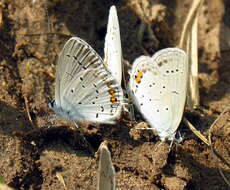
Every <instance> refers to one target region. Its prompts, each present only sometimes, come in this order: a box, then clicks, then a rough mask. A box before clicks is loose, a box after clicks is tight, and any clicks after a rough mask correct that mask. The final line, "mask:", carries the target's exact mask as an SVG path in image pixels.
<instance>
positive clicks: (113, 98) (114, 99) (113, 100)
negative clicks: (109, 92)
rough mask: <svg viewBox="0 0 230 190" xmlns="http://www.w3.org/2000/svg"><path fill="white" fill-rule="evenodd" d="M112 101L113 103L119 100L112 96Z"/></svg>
mask: <svg viewBox="0 0 230 190" xmlns="http://www.w3.org/2000/svg"><path fill="white" fill-rule="evenodd" d="M110 102H112V103H113V104H115V103H116V102H117V98H116V97H113V96H112V97H111V98H110Z"/></svg>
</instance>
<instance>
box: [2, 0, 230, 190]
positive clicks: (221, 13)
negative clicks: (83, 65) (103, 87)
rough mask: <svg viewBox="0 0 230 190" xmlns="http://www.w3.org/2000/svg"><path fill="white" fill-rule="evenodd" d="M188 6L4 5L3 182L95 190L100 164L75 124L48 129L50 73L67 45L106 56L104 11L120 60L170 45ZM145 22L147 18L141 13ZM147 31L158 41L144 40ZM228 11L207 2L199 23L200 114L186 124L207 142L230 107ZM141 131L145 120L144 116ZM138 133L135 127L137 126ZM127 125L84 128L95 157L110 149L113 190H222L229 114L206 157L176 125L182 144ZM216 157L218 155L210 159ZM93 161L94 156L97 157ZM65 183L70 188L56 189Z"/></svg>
mask: <svg viewBox="0 0 230 190" xmlns="http://www.w3.org/2000/svg"><path fill="white" fill-rule="evenodd" d="M191 2H192V1H191V0H184V1H180V0H175V1H166V0H155V1H150V0H132V1H131V0H122V1H115V0H113V1H112V0H111V1H106V0H100V1H98V0H90V1H85V0H78V1H75V0H51V1H47V0H33V1H32V0H2V1H0V178H1V180H3V181H4V182H5V183H6V184H8V185H9V186H11V187H13V188H14V189H87V190H90V189H96V184H97V169H98V157H97V156H96V158H95V156H94V155H92V154H91V153H90V151H89V148H88V147H87V146H86V145H85V143H84V141H83V140H82V139H83V138H82V135H81V133H80V132H79V130H78V129H76V128H75V127H74V125H73V124H71V123H69V122H65V121H62V120H55V121H53V120H51V119H50V118H49V116H50V115H51V114H52V111H51V110H50V109H49V107H48V105H47V103H48V102H49V101H50V100H51V99H52V97H53V96H54V81H55V65H56V62H57V57H58V54H59V52H60V51H61V49H62V47H63V45H64V44H65V42H66V41H67V40H68V39H69V38H70V37H71V36H78V37H80V38H82V39H84V40H86V41H87V42H88V43H89V44H91V45H92V47H93V48H95V49H96V50H97V52H98V53H99V54H100V55H101V56H102V57H103V47H104V38H105V34H106V27H107V19H108V12H109V7H110V6H111V5H112V4H114V5H115V6H116V7H117V11H118V17H119V22H120V30H121V39H122V48H123V57H124V59H125V60H127V61H128V62H129V63H130V64H132V62H133V61H134V59H135V58H137V57H139V56H140V55H142V54H144V52H143V49H144V50H146V52H148V53H149V54H153V53H154V52H156V51H157V50H159V49H162V48H165V47H170V46H176V45H177V44H178V42H179V38H180V34H181V30H182V26H183V23H184V21H185V18H186V15H187V13H188V10H189V8H190V6H191ZM147 13H148V14H147ZM141 23H145V24H148V25H149V26H150V29H151V32H152V34H154V36H155V38H151V37H150V35H149V33H148V32H146V31H144V33H143V34H144V35H143V39H142V41H141V45H140V43H139V39H140V38H139V37H140V26H141ZM229 33H230V2H229V1H227V0H211V1H205V3H204V5H203V7H202V9H201V13H200V16H199V34H198V36H199V40H198V42H199V85H200V86H199V87H200V104H201V105H200V107H199V109H197V110H192V111H191V110H190V111H189V110H188V111H186V112H185V116H186V118H187V119H188V120H189V121H190V122H191V123H193V124H194V125H195V127H196V128H197V129H198V130H200V131H201V133H202V134H204V135H205V136H206V137H208V132H209V128H210V126H211V124H212V123H213V122H214V120H215V119H216V118H217V117H218V116H219V115H220V114H221V113H222V112H223V111H224V110H225V109H226V108H227V107H228V106H229V105H230V35H229ZM139 118H140V119H139V120H138V122H140V121H143V120H142V119H141V117H139ZM138 125H139V124H138ZM138 125H136V123H134V122H131V121H129V120H128V119H127V118H125V119H120V121H119V123H118V124H116V125H114V126H110V125H100V126H98V125H92V124H86V123H82V130H83V133H84V136H85V138H86V139H87V140H88V142H89V143H90V144H91V145H92V147H93V149H94V151H95V152H96V151H97V149H98V147H99V145H100V143H101V142H103V141H105V140H106V141H107V143H108V146H109V150H110V151H111V155H112V161H113V164H114V167H115V170H116V184H117V189H132V190H136V189H141V190H145V189H150V190H160V189H166V190H174V189H175V190H183V189H188V190H191V189H193V190H206V189H209V190H217V189H218V190H227V189H229V186H228V185H227V184H226V182H225V180H224V178H223V177H222V175H221V173H222V174H223V175H224V176H225V177H226V178H227V179H228V181H229V180H230V168H229V165H230V157H229V151H230V149H229V148H230V146H229V145H230V112H229V111H226V112H225V113H224V114H223V116H222V117H221V118H220V119H219V120H218V122H217V123H216V124H215V125H214V126H213V128H212V130H211V132H212V136H211V139H212V145H213V151H212V149H211V148H210V147H209V146H207V145H206V144H205V143H203V142H202V141H201V140H199V139H198V138H197V137H196V136H195V135H194V134H193V133H192V132H191V131H190V130H189V129H188V128H186V126H185V125H184V124H183V122H182V123H181V126H180V131H181V133H182V135H183V136H184V140H183V141H182V142H181V143H173V145H172V147H170V143H166V142H165V143H161V142H160V141H159V140H158V139H157V137H156V136H155V135H154V134H152V133H150V132H148V131H147V132H146V131H139V130H135V128H136V127H138ZM213 152H215V154H214V153H213ZM95 155H96V154H95ZM60 176H62V177H63V179H64V181H65V184H66V187H64V185H63V183H62V182H61V180H60Z"/></svg>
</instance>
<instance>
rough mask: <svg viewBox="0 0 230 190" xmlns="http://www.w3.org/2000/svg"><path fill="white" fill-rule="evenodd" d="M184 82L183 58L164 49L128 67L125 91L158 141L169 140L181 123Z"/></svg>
mask: <svg viewBox="0 0 230 190" xmlns="http://www.w3.org/2000/svg"><path fill="white" fill-rule="evenodd" d="M187 81H188V64H187V55H186V53H185V52H184V51H183V50H180V49H178V48H166V49H163V50H160V51H158V52H157V53H155V54H154V55H153V56H152V57H149V56H141V57H139V58H137V59H136V60H135V61H134V63H133V66H132V70H131V73H130V80H129V90H130V91H131V96H132V98H133V100H134V104H135V105H136V107H137V108H138V110H139V111H140V113H141V114H142V115H143V117H144V118H145V119H146V120H147V122H148V123H149V125H150V127H151V128H152V129H155V130H156V132H157V133H158V135H159V137H160V139H161V140H162V141H164V140H165V139H168V140H173V139H174V136H175V132H176V130H177V128H178V126H179V124H180V122H181V119H182V116H183V112H184V106H185V101H186V91H187Z"/></svg>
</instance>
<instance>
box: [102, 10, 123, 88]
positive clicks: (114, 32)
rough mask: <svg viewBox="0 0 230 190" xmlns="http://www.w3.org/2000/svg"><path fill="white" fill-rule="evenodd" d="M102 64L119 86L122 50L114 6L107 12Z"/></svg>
mask: <svg viewBox="0 0 230 190" xmlns="http://www.w3.org/2000/svg"><path fill="white" fill-rule="evenodd" d="M104 63H105V65H106V66H107V67H108V69H109V70H110V72H111V73H112V75H113V76H114V77H115V78H116V80H117V81H118V83H119V84H120V85H121V79H122V50H121V38H120V28H119V22H118V16H117V11H116V8H115V6H112V7H111V8H110V11H109V20H108V26H107V34H106V37H105V47H104Z"/></svg>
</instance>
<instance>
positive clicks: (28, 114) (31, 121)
mask: <svg viewBox="0 0 230 190" xmlns="http://www.w3.org/2000/svg"><path fill="white" fill-rule="evenodd" d="M23 98H24V101H25V105H26V113H27V116H28V119H29V121H30V123H31V125H32V126H33V127H34V123H33V120H32V117H31V115H30V109H29V105H28V99H27V97H26V95H23Z"/></svg>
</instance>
